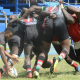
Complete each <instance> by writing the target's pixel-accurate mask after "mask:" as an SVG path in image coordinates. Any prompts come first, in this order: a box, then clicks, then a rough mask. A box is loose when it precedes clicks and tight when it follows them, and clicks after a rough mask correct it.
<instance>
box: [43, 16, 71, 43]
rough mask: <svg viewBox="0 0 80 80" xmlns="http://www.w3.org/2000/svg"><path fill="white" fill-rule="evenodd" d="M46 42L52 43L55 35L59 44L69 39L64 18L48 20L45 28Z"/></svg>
mask: <svg viewBox="0 0 80 80" xmlns="http://www.w3.org/2000/svg"><path fill="white" fill-rule="evenodd" d="M44 31H45V33H44V39H43V40H44V41H45V42H48V43H51V42H52V40H53V37H54V35H56V37H57V39H58V41H59V42H61V41H64V40H66V39H68V38H69V35H68V31H67V27H66V24H65V22H64V21H63V19H62V18H59V17H56V18H54V19H50V18H49V17H47V18H46V21H45V28H44Z"/></svg>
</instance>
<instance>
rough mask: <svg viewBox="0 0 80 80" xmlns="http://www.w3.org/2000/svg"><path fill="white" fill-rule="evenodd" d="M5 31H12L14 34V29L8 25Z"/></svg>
mask: <svg viewBox="0 0 80 80" xmlns="http://www.w3.org/2000/svg"><path fill="white" fill-rule="evenodd" d="M5 31H7V32H12V33H13V34H14V29H13V28H12V27H8V28H6V29H5Z"/></svg>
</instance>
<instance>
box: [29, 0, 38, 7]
mask: <svg viewBox="0 0 80 80" xmlns="http://www.w3.org/2000/svg"><path fill="white" fill-rule="evenodd" d="M34 5H36V6H38V2H36V1H31V4H30V7H32V6H34Z"/></svg>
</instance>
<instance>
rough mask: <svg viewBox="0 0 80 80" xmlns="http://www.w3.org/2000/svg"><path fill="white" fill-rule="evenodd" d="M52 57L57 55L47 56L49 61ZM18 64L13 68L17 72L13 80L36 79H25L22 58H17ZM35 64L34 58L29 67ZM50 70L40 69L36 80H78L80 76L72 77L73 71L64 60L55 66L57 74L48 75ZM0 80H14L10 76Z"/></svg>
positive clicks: (0, 65) (0, 62) (0, 64)
mask: <svg viewBox="0 0 80 80" xmlns="http://www.w3.org/2000/svg"><path fill="white" fill-rule="evenodd" d="M54 56H56V57H57V55H49V59H52V58H53V57H54ZM19 60H20V62H19V63H18V64H16V65H14V67H15V68H16V69H17V71H18V77H17V78H15V80H36V79H34V78H33V79H28V78H26V70H24V69H23V64H24V58H23V57H20V58H19ZM34 62H35V57H34V58H33V59H32V61H31V67H33V65H34ZM2 66H3V62H2V61H1V59H0V67H2ZM49 71H50V69H49V68H46V69H43V68H41V69H40V72H39V73H40V76H39V78H38V79H37V80H80V74H77V75H74V73H75V69H74V68H73V67H71V66H70V65H68V64H67V63H66V62H65V60H62V61H61V62H60V63H59V64H58V66H57V72H56V73H54V74H50V72H49ZM2 80H14V79H13V78H11V77H10V76H8V75H7V76H6V75H3V78H2Z"/></svg>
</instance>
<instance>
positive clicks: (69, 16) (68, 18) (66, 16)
mask: <svg viewBox="0 0 80 80" xmlns="http://www.w3.org/2000/svg"><path fill="white" fill-rule="evenodd" d="M59 3H60V7H61V10H62V12H63V14H64V16H65V18H66V19H67V22H68V23H72V24H74V23H75V20H74V19H73V17H72V16H71V14H69V13H68V12H67V11H66V10H65V8H64V6H63V0H59Z"/></svg>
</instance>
